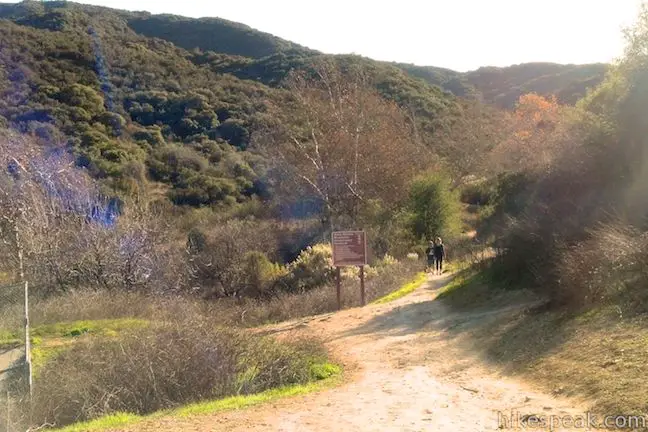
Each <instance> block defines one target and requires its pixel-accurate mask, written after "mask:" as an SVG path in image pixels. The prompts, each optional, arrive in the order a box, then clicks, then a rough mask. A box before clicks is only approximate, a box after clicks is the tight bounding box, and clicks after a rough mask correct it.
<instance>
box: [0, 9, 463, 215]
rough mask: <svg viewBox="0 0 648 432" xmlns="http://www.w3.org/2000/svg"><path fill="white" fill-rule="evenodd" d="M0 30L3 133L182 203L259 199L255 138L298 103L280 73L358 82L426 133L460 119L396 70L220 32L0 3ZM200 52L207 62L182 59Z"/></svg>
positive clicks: (445, 99)
mask: <svg viewBox="0 0 648 432" xmlns="http://www.w3.org/2000/svg"><path fill="white" fill-rule="evenodd" d="M0 18H1V21H0V43H1V44H2V46H3V47H6V49H4V50H3V52H2V54H1V56H2V58H1V59H0V60H1V64H2V66H3V68H2V74H1V76H0V77H1V80H0V92H2V100H1V101H0V116H1V117H0V124H1V123H7V124H12V125H14V126H15V127H17V128H18V129H19V130H21V131H22V132H26V133H33V134H35V135H37V136H39V137H40V138H41V139H44V140H46V141H48V142H50V143H58V144H61V145H62V144H65V143H66V144H67V145H68V146H70V147H71V148H72V149H73V150H74V152H75V154H76V155H77V160H78V162H79V164H80V165H82V166H85V167H87V168H88V169H89V170H90V172H91V173H92V174H93V175H94V176H95V177H96V178H99V179H102V181H103V183H104V185H106V186H108V187H109V188H111V189H113V190H119V191H122V192H125V193H129V192H134V191H137V190H139V189H140V188H141V187H143V186H145V185H146V184H147V181H149V180H150V181H153V182H154V183H157V184H162V185H164V187H165V188H166V190H167V194H168V196H169V198H170V199H171V200H172V201H173V202H174V203H176V204H183V205H191V206H201V205H214V204H216V205H229V204H233V203H236V202H243V201H245V200H247V199H248V198H249V197H252V196H254V195H259V194H262V193H265V192H264V190H263V184H262V183H263V181H262V176H263V161H262V160H260V159H259V158H258V157H257V156H255V155H254V154H253V153H251V152H250V151H248V145H249V143H250V137H251V135H252V134H253V132H254V130H257V129H259V128H263V127H264V125H267V124H268V123H269V122H273V121H275V119H277V118H279V114H278V113H279V112H280V111H282V110H284V109H286V108H287V107H289V106H290V105H291V104H292V102H291V95H290V94H289V93H287V92H286V91H285V90H283V89H281V88H278V84H279V83H280V81H281V80H282V79H283V78H285V77H286V75H287V74H288V72H289V71H290V70H291V69H292V68H301V69H308V68H309V65H310V64H312V63H313V62H314V61H317V60H321V59H322V58H324V59H326V60H329V61H333V62H335V63H338V64H339V65H340V66H341V67H342V68H351V67H354V68H355V67H358V68H361V69H363V70H364V71H365V73H366V74H367V77H368V79H369V81H370V82H371V84H372V85H373V86H374V87H375V89H376V90H378V92H379V93H380V94H381V95H382V96H383V97H385V98H387V99H390V100H393V101H396V102H397V103H399V104H401V105H403V106H406V107H407V108H408V110H411V112H412V113H414V114H415V115H416V118H417V120H418V122H419V124H420V126H421V128H422V130H424V131H426V132H427V133H432V132H433V131H434V129H435V128H436V127H437V126H439V125H441V124H443V123H444V122H447V121H450V120H451V119H452V117H453V116H455V115H456V112H457V109H456V106H455V105H456V103H455V100H454V98H453V97H452V96H450V95H447V94H444V93H443V92H442V91H441V90H440V89H439V88H437V87H434V86H430V85H427V84H426V83H424V82H423V81H421V80H417V79H413V78H411V77H409V76H408V75H406V74H405V73H404V72H402V71H401V70H400V69H398V68H396V67H393V66H389V65H385V64H381V63H378V62H374V61H371V60H368V59H362V58H359V57H355V56H341V57H335V56H323V55H320V54H317V53H315V52H313V51H310V50H306V49H304V48H301V47H299V46H297V45H294V44H292V43H289V42H286V41H282V40H280V39H278V38H274V37H272V36H270V35H267V34H263V33H260V32H256V31H254V30H252V29H249V28H247V27H244V26H241V25H238V24H235V23H230V22H226V21H223V20H217V19H213V20H199V21H196V20H188V19H183V18H178V17H171V16H150V15H148V14H143V13H130V12H124V11H117V10H112V9H108V8H103V7H94V6H84V5H80V4H76V3H71V2H48V3H45V4H43V3H41V2H34V1H26V2H22V3H18V4H0ZM197 23H198V24H197ZM206 33H208V34H209V35H212V37H211V38H210V37H205V34H206ZM174 35H175V36H174ZM179 35H181V36H182V39H181V40H180V39H174V38H175V37H180V36H179ZM149 36H157V37H164V38H169V39H171V40H164V39H160V38H155V37H149ZM198 41H199V42H201V44H203V45H204V47H203V48H204V50H205V51H202V50H195V49H192V50H191V51H189V50H186V49H184V48H183V47H185V48H191V47H192V45H193V44H194V43H197V42H198ZM172 42H173V43H172ZM174 43H175V44H174ZM210 49H214V50H219V52H215V51H209V50H210Z"/></svg>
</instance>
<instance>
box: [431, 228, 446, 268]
mask: <svg viewBox="0 0 648 432" xmlns="http://www.w3.org/2000/svg"><path fill="white" fill-rule="evenodd" d="M433 250H434V261H435V262H436V274H441V273H443V259H444V258H445V248H444V247H443V240H441V237H437V238H436V241H435V242H434V248H433Z"/></svg>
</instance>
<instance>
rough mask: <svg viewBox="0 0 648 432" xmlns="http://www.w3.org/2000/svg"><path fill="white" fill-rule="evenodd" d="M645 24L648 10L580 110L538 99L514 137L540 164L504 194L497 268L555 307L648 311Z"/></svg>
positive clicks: (514, 178)
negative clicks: (645, 288) (647, 294)
mask: <svg viewBox="0 0 648 432" xmlns="http://www.w3.org/2000/svg"><path fill="white" fill-rule="evenodd" d="M647 22H648V9H645V8H644V10H643V12H642V14H641V16H640V18H639V22H638V24H637V25H636V26H635V27H634V28H633V29H631V30H630V31H629V32H628V47H627V49H626V55H625V57H624V58H623V59H622V60H621V61H620V62H619V64H618V65H617V66H616V67H615V68H614V69H613V70H612V71H611V72H610V74H609V76H608V78H607V79H606V81H605V82H604V83H603V84H602V85H601V86H600V87H599V88H598V89H596V90H595V91H592V92H590V94H588V95H587V97H586V98H585V99H584V100H583V101H582V102H581V103H580V104H579V106H578V108H577V109H575V110H574V109H567V108H565V107H556V106H555V104H552V103H550V102H546V101H545V102H543V101H539V100H538V99H537V96H536V97H533V98H528V99H527V101H529V100H535V106H536V109H535V110H534V111H532V114H533V115H531V116H528V117H527V116H526V114H524V113H521V114H520V116H521V118H524V119H526V121H525V122H523V127H522V129H521V130H520V131H519V132H518V135H517V136H516V139H518V140H520V142H519V143H518V144H520V145H521V146H522V147H524V148H527V147H528V146H529V145H530V143H531V144H532V143H535V145H537V147H535V148H536V150H534V153H536V156H533V155H531V154H530V153H527V154H528V155H529V157H534V158H535V159H536V160H532V161H530V162H529V161H526V162H525V163H524V165H525V167H524V168H521V169H519V170H516V171H514V172H513V173H511V174H510V175H509V176H508V179H509V181H508V182H506V183H503V184H502V186H503V187H500V191H499V192H498V196H499V198H498V199H499V202H498V206H499V208H500V209H501V210H503V211H500V212H499V213H500V214H501V215H503V217H502V218H500V227H501V228H503V229H501V230H500V231H499V232H500V234H501V235H500V238H499V244H498V245H499V246H500V247H501V252H502V253H501V257H500V260H499V261H498V265H497V267H498V268H500V269H502V270H504V271H503V272H502V273H503V274H504V275H505V276H506V277H507V278H512V279H514V280H517V281H520V280H524V281H526V282H527V283H530V284H532V285H533V286H534V287H536V289H537V290H538V291H539V292H540V293H542V294H543V295H545V296H547V297H549V298H551V299H552V300H554V301H555V302H557V303H561V304H569V305H571V306H573V307H578V306H583V305H591V304H595V303H600V302H604V301H615V302H618V303H619V304H620V303H623V304H626V305H628V304H630V305H632V308H633V309H634V310H639V311H643V310H645V298H644V296H643V294H642V289H641V288H639V287H640V286H642V285H644V284H645V263H646V258H645V254H646V250H647V249H646V248H647V245H646V244H645V215H646V213H647V211H648V205H647V204H646V203H647V201H646V199H645V197H646V175H645V173H646V172H647V171H646V157H645V155H646V153H645V148H646V145H647V144H648V141H646V124H645V122H644V121H643V120H642V115H641V113H643V112H644V111H645V109H646V101H647V100H648V99H646V97H645V96H646V95H645V89H646V88H648V79H647V78H648V77H647V76H646V74H645V65H646V61H647V56H646V50H645V47H646V45H648V33H647V32H646V28H647V27H646V23H647ZM526 108H527V109H528V108H529V106H527V107H526ZM539 120H541V121H539ZM547 120H549V123H547ZM548 126H550V127H548ZM539 138H542V139H541V140H539ZM512 142H515V140H513V141H512ZM510 144H511V143H509V145H510ZM507 149H508V148H507ZM527 151H528V150H527Z"/></svg>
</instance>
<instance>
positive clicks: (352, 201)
mask: <svg viewBox="0 0 648 432" xmlns="http://www.w3.org/2000/svg"><path fill="white" fill-rule="evenodd" d="M369 81H370V80H369V78H368V77H367V75H365V74H364V73H363V72H362V70H361V69H353V68H351V69H349V70H345V71H341V70H340V69H339V68H338V67H336V66H335V65H334V64H332V63H328V62H320V63H317V64H315V65H314V67H313V70H312V72H310V73H307V72H300V73H293V74H292V75H291V76H290V77H289V79H288V80H287V83H286V85H287V87H288V88H289V89H290V90H291V94H292V95H294V103H293V105H292V107H291V109H287V110H284V111H283V112H282V115H283V116H284V119H283V120H284V121H282V122H277V125H276V126H275V127H271V128H268V129H266V130H263V131H260V132H258V133H257V134H256V135H255V137H254V145H255V146H256V147H257V148H258V149H260V150H261V151H262V152H264V153H265V154H266V155H267V156H268V158H269V159H270V160H271V162H272V164H273V167H274V169H275V170H276V171H275V173H276V178H275V183H276V185H277V191H278V192H279V194H280V195H281V192H283V193H284V195H286V194H287V195H291V196H295V195H299V196H308V197H314V198H316V199H317V200H318V201H319V202H321V203H322V205H323V207H324V208H325V210H324V213H325V214H324V221H325V223H326V224H327V225H329V224H332V225H336V226H339V225H349V226H352V225H355V224H356V223H357V217H358V213H359V210H360V208H361V206H362V205H363V203H365V202H367V201H369V200H380V201H382V203H383V204H384V205H386V206H395V205H396V204H397V203H398V202H399V201H400V200H401V199H402V198H403V196H404V191H405V189H406V185H407V183H408V181H409V180H410V179H411V177H412V176H413V175H414V173H416V172H417V171H420V170H421V169H422V167H424V166H425V164H426V160H428V157H429V153H428V151H427V150H426V149H425V148H424V147H423V146H422V145H421V144H420V142H419V140H418V139H417V137H416V134H415V131H414V128H413V127H412V125H411V123H410V122H408V120H407V117H406V115H404V113H403V111H402V110H401V109H400V108H399V107H398V106H397V105H396V104H395V103H392V102H389V101H387V100H385V99H384V98H382V97H381V96H380V95H379V94H378V93H377V92H376V91H375V89H374V88H372V87H371V85H370V84H371V83H370V82H369ZM285 124H290V125H292V126H288V127H286V126H283V125H285Z"/></svg>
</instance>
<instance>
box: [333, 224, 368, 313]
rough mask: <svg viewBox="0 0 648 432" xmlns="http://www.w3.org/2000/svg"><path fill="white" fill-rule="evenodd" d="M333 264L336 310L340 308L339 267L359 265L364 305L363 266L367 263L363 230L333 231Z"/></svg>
mask: <svg viewBox="0 0 648 432" xmlns="http://www.w3.org/2000/svg"><path fill="white" fill-rule="evenodd" d="M331 244H332V245H333V265H334V266H335V267H336V270H335V271H336V288H337V302H338V310H340V309H342V293H341V289H342V288H341V284H342V281H341V276H340V267H351V266H358V267H360V299H361V301H362V306H364V305H365V302H366V299H365V283H364V266H366V265H367V235H366V233H365V232H364V231H335V232H333V235H332V241H331Z"/></svg>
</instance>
